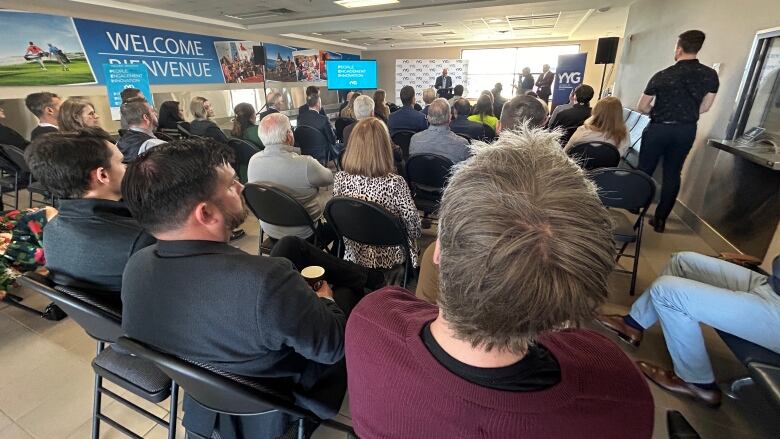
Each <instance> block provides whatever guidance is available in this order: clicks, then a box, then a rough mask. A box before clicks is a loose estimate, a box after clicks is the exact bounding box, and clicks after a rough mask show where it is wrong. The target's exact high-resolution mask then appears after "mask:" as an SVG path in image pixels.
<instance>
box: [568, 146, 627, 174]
mask: <svg viewBox="0 0 780 439" xmlns="http://www.w3.org/2000/svg"><path fill="white" fill-rule="evenodd" d="M568 154H569V157H573V158H576V159H578V161H579V162H580V166H582V169H585V170H586V171H591V170H593V169H598V168H614V167H617V165H619V164H620V152H618V150H617V148H616V147H615V146H614V145H612V144H611V143H607V142H584V143H578V144H576V145H574V146H573V147H572V148H571V149H570V150H569V153H568Z"/></svg>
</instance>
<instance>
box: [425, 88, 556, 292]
mask: <svg viewBox="0 0 780 439" xmlns="http://www.w3.org/2000/svg"><path fill="white" fill-rule="evenodd" d="M545 122H547V106H546V105H545V104H544V103H542V101H540V100H539V99H537V98H533V97H531V96H525V95H523V96H515V97H514V98H512V99H511V100H510V101H507V102H506V103H505V104H504V108H503V109H502V110H501V119H500V120H499V121H498V123H497V124H496V132H497V134H499V135H500V134H501V133H503V132H504V131H516V130H525V129H533V128H541V127H543V126H544V124H545ZM434 247H435V243H433V244H431V245H429V246H428V248H427V249H425V253H423V256H422V260H421V261H420V275H419V276H418V278H417V289H416V291H415V292H416V294H417V297H419V298H421V299H423V300H425V301H427V302H428V303H433V304H435V303H436V300H437V298H438V297H439V267H438V262H434V260H433V252H434Z"/></svg>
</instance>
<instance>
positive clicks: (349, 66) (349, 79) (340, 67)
mask: <svg viewBox="0 0 780 439" xmlns="http://www.w3.org/2000/svg"><path fill="white" fill-rule="evenodd" d="M326 63H327V67H326V68H327V70H328V89H329V90H366V89H375V88H376V85H377V84H376V61H375V60H363V61H351V60H334V61H326Z"/></svg>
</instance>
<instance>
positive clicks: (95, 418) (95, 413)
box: [92, 341, 105, 439]
mask: <svg viewBox="0 0 780 439" xmlns="http://www.w3.org/2000/svg"><path fill="white" fill-rule="evenodd" d="M104 346H105V343H103V342H102V341H99V342H97V353H96V354H95V356H98V355H100V353H101V352H103V347H104ZM102 387H103V377H101V376H100V375H98V374H97V373H96V374H95V391H94V398H93V401H92V439H98V438H99V437H100V401H101V399H102V396H103V395H102V394H101V393H100V389H101V388H102Z"/></svg>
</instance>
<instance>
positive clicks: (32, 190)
mask: <svg viewBox="0 0 780 439" xmlns="http://www.w3.org/2000/svg"><path fill="white" fill-rule="evenodd" d="M0 148H2V150H3V154H5V156H6V157H8V159H9V160H11V162H12V163H13V164H14V165H16V167H17V168H19V171H20V172H24V173H27V174H28V175H29V177H28V179H29V181H28V182H27V192H28V193H29V194H30V198H29V200H28V201H29V202H28V205H29V206H30V207H33V201H35V202H36V203H38V204H42V205H49V206H54V195H52V194H51V193H49V191H48V190H46V188H45V187H43V185H42V184H40V183H38V182H37V181H33V176H32V174H31V173H30V167H29V166H27V161H26V160H25V159H24V151H22V150H21V149H19V148H17V147H15V146H12V145H0ZM33 194H39V195H42V196H43V197H44V200H43V201H38V200H34V199H33ZM17 202H18V193H17Z"/></svg>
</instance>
